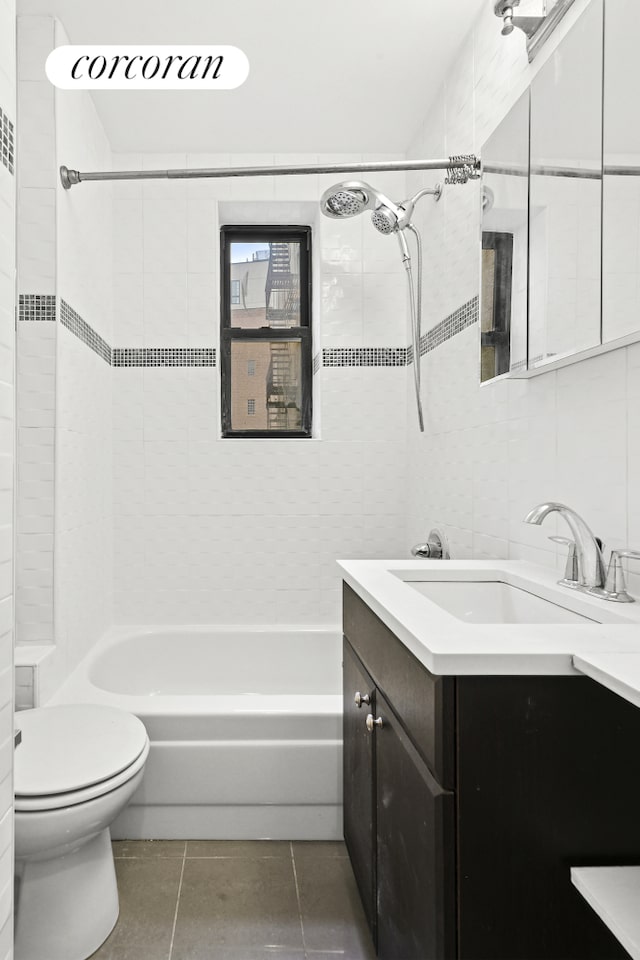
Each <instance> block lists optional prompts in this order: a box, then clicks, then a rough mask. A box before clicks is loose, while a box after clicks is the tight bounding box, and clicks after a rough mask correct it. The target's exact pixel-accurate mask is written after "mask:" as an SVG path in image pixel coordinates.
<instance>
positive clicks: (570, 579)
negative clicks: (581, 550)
mask: <svg viewBox="0 0 640 960" xmlns="http://www.w3.org/2000/svg"><path fill="white" fill-rule="evenodd" d="M548 539H549V540H553V542H554V543H561V544H563V545H564V546H565V547H569V553H568V554H567V564H566V566H565V568H564V577H563V578H562V580H558V583H560V584H562V586H563V587H572V588H573V589H574V590H575V589H576V588H577V587H579V586H580V574H579V572H578V554H577V551H576V542H575V540H571V539H570V538H569V537H549V538H548Z"/></svg>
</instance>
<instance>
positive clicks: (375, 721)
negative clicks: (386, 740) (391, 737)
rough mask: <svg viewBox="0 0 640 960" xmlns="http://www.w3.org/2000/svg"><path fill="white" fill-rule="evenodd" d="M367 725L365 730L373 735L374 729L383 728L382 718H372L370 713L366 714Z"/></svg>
mask: <svg viewBox="0 0 640 960" xmlns="http://www.w3.org/2000/svg"><path fill="white" fill-rule="evenodd" d="M365 723H366V725H367V730H368V731H369V733H373V728H374V727H383V726H384V723H383V722H382V717H374V716H373V714H372V713H369V714H367V719H366V720H365Z"/></svg>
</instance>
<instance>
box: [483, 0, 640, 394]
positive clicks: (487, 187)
mask: <svg viewBox="0 0 640 960" xmlns="http://www.w3.org/2000/svg"><path fill="white" fill-rule="evenodd" d="M636 3H637V0H591V2H590V3H589V4H588V6H587V7H586V9H585V10H584V12H583V13H582V15H581V16H580V17H579V19H578V20H577V21H576V22H575V24H574V25H573V26H572V27H571V29H570V31H569V32H568V33H567V35H566V36H565V37H564V38H563V40H562V41H561V42H560V44H559V45H558V46H557V48H556V49H555V51H554V52H553V54H552V55H551V56H550V58H549V59H548V60H547V61H546V63H545V64H544V65H543V67H542V68H541V69H540V71H539V72H538V73H537V74H536V76H535V77H534V79H533V81H532V83H531V86H530V88H529V89H528V90H527V91H526V93H525V94H524V95H523V96H521V97H520V99H519V100H518V101H517V102H516V104H515V105H514V106H513V107H512V109H511V110H510V111H509V113H508V114H507V116H506V117H505V118H504V120H503V121H502V122H501V123H500V125H499V126H498V128H497V129H496V130H495V132H494V133H493V134H492V136H491V137H490V138H489V140H488V141H487V142H486V143H485V145H484V147H483V150H482V165H483V177H482V186H483V189H482V206H483V210H482V261H481V300H480V337H481V364H480V367H481V380H482V381H486V380H490V379H493V378H494V377H497V376H500V375H502V374H509V375H510V376H512V377H529V376H533V375H535V374H537V373H542V372H543V371H545V370H549V369H554V368H556V367H557V366H562V365H565V364H567V363H570V362H575V361H576V360H580V359H582V358H584V357H588V356H592V355H594V354H597V353H600V352H604V351H606V350H609V349H613V348H615V347H617V346H622V345H624V344H626V343H630V342H633V341H635V340H640V123H637V122H635V120H634V116H635V112H636V107H635V105H636V104H637V103H638V102H639V99H640V73H639V72H638V71H637V70H635V69H634V64H635V42H636V41H635V34H634V31H633V30H630V29H629V24H630V23H632V22H633V18H634V15H635V13H636V11H635V10H634V7H635V5H636Z"/></svg>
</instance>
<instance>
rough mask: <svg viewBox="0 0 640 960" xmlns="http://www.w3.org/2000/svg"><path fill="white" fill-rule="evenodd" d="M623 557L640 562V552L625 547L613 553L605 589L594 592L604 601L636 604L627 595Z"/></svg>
mask: <svg viewBox="0 0 640 960" xmlns="http://www.w3.org/2000/svg"><path fill="white" fill-rule="evenodd" d="M623 557H624V558H626V559H628V560H640V551H638V550H629V548H628V547H625V548H624V550H612V551H611V558H610V560H609V568H608V570H607V579H606V581H605V585H604V588H603V589H602V590H600V591H596V590H594V591H593V592H594V593H597V595H598V596H599V597H602V599H603V600H613V601H615V602H617V603H633V602H634V598H633V597H631V596H629V594H628V593H627V588H626V584H625V581H624V570H623V569H622V558H623Z"/></svg>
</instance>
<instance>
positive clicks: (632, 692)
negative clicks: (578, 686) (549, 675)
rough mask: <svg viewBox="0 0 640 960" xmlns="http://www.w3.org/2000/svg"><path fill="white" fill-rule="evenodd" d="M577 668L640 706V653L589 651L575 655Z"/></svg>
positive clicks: (574, 661)
mask: <svg viewBox="0 0 640 960" xmlns="http://www.w3.org/2000/svg"><path fill="white" fill-rule="evenodd" d="M573 665H574V667H575V668H576V670H580V672H581V673H584V674H586V675H587V676H588V677H591V679H592V680H596V681H597V682H598V683H601V684H602V685H603V687H607V688H608V689H609V690H612V691H613V693H617V694H618V696H620V697H624V699H625V700H628V701H629V703H633V704H634V706H636V707H640V653H637V652H629V651H627V652H624V651H616V650H612V651H602V652H598V651H589V652H588V653H576V654H574V657H573Z"/></svg>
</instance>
